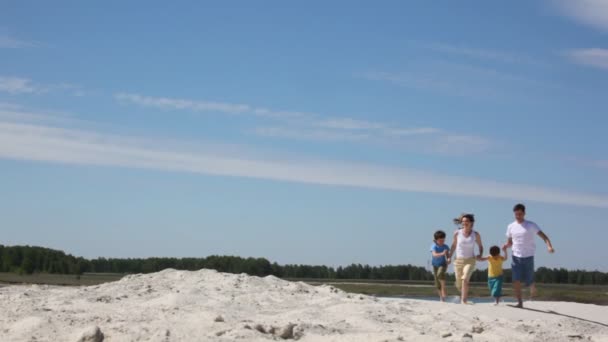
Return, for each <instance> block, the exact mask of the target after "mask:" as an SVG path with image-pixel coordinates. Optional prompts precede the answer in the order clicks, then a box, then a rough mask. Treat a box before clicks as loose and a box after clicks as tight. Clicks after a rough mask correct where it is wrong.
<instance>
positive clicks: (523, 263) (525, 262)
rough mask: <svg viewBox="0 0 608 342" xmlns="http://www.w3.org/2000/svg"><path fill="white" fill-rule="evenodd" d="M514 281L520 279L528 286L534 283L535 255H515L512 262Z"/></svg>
mask: <svg viewBox="0 0 608 342" xmlns="http://www.w3.org/2000/svg"><path fill="white" fill-rule="evenodd" d="M511 272H512V273H513V281H520V282H522V283H524V284H525V285H526V286H530V284H532V283H534V257H533V256H531V257H527V258H519V257H516V256H513V259H512V262H511Z"/></svg>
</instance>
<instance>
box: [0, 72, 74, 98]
mask: <svg viewBox="0 0 608 342" xmlns="http://www.w3.org/2000/svg"><path fill="white" fill-rule="evenodd" d="M0 92H5V93H9V94H11V95H18V94H43V93H49V92H68V93H71V94H72V95H74V96H84V95H86V92H85V90H84V89H83V88H82V87H81V86H78V85H75V84H70V83H55V84H42V83H37V82H34V81H32V80H31V79H29V78H25V77H14V76H0Z"/></svg>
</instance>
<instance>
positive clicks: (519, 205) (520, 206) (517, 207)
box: [513, 203, 526, 213]
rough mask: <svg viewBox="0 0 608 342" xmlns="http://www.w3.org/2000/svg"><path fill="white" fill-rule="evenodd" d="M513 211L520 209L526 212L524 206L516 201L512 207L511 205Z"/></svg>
mask: <svg viewBox="0 0 608 342" xmlns="http://www.w3.org/2000/svg"><path fill="white" fill-rule="evenodd" d="M513 211H514V212H515V211H522V212H524V213H525V212H526V206H525V205H523V204H521V203H517V204H516V205H515V206H514V207H513Z"/></svg>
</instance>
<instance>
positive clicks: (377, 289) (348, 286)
mask: <svg viewBox="0 0 608 342" xmlns="http://www.w3.org/2000/svg"><path fill="white" fill-rule="evenodd" d="M309 283H310V284H313V285H317V284H322V283H323V284H328V285H332V286H334V287H336V288H339V289H341V290H343V291H346V292H352V293H361V294H367V295H377V296H404V297H433V296H437V290H436V289H435V287H434V286H433V284H432V283H430V282H426V283H424V282H403V283H395V282H391V283H379V282H374V283H368V282H366V281H357V280H351V281H342V280H341V281H338V282H334V281H327V282H319V281H315V282H310V281H309ZM536 288H537V296H536V297H535V299H536V300H549V301H564V302H578V303H589V304H598V305H608V286H592V285H563V284H537V286H536ZM503 294H504V296H505V297H513V291H512V287H511V284H504V287H503ZM458 295H459V293H458V291H457V290H456V288H455V287H454V285H453V284H450V283H448V296H458ZM470 296H471V297H489V296H490V295H489V290H488V287H487V285H486V284H484V283H472V284H471V287H470ZM527 297H528V291H527V290H526V291H524V298H527Z"/></svg>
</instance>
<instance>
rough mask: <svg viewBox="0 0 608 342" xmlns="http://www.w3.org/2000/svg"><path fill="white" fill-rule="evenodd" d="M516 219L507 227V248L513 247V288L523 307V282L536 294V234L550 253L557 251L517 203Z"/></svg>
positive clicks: (520, 305)
mask: <svg viewBox="0 0 608 342" xmlns="http://www.w3.org/2000/svg"><path fill="white" fill-rule="evenodd" d="M513 213H514V214H515V221H514V222H513V223H511V224H510V225H509V227H507V243H506V244H505V245H504V246H506V247H507V248H509V247H511V248H512V249H513V253H512V263H511V271H512V273H513V289H514V290H515V296H516V297H517V307H518V308H523V301H522V295H521V283H522V282H523V283H524V284H525V285H526V286H530V293H531V295H533V294H534V290H535V286H534V252H535V249H536V244H535V243H534V236H535V235H538V236H540V238H541V239H543V241H545V243H546V244H547V250H548V251H549V253H553V252H555V250H554V249H553V245H552V244H551V240H549V237H548V236H547V235H545V233H543V231H542V230H541V229H540V228H539V227H538V225H536V223H534V222H532V221H528V220H526V219H525V217H526V207H525V206H524V205H523V204H517V205H515V207H514V208H513Z"/></svg>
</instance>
